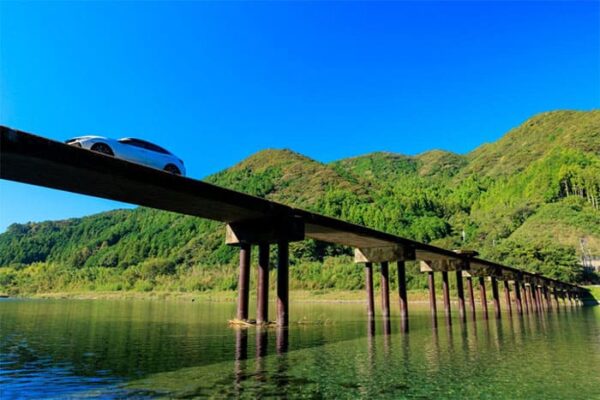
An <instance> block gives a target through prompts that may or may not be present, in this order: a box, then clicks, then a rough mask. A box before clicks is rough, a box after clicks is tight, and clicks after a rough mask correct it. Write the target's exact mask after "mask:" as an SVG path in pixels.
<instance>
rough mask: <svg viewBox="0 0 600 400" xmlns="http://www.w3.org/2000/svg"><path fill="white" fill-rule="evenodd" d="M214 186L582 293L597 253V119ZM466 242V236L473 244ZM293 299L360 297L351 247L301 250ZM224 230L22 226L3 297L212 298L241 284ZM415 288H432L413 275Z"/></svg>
mask: <svg viewBox="0 0 600 400" xmlns="http://www.w3.org/2000/svg"><path fill="white" fill-rule="evenodd" d="M206 180H207V181H209V182H212V183H215V184H217V185H221V186H224V187H229V188H232V189H235V190H239V191H243V192H246V193H250V194H253V195H256V196H260V197H265V198H269V199H271V200H275V201H279V202H282V203H285V204H289V205H294V206H298V207H302V208H307V209H310V210H314V211H317V212H320V213H323V214H326V215H331V216H334V217H338V218H342V219H345V220H349V221H352V222H356V223H360V224H363V225H366V226H370V227H373V228H376V229H380V230H384V231H387V232H391V233H395V234H399V235H402V236H405V237H409V238H413V239H416V240H419V241H424V242H430V243H433V244H437V245H440V246H444V247H447V248H459V247H463V248H474V249H478V250H479V251H480V252H481V253H482V255H483V256H484V257H487V258H489V259H494V260H497V261H500V262H504V263H508V264H514V265H516V266H519V267H522V268H525V269H529V270H533V271H539V272H543V273H545V274H548V275H549V276H554V277H557V278H561V279H567V280H570V281H573V282H581V281H583V280H590V279H595V278H594V277H593V276H589V275H585V274H584V273H583V271H582V269H581V267H580V266H579V265H578V264H579V262H578V258H579V255H580V252H581V249H582V246H581V242H582V239H583V242H584V243H585V246H586V251H589V252H591V253H592V254H596V255H600V228H599V227H600V110H594V111H587V112H581V111H556V112H549V113H543V114H540V115H537V116H535V117H533V118H531V119H529V120H528V121H525V122H524V123H523V124H522V125H520V126H519V127H517V128H515V129H513V130H511V131H510V132H509V133H507V134H506V135H505V136H504V137H503V138H501V139H500V140H498V141H497V142H495V143H491V144H485V145H483V146H481V147H479V148H477V149H475V150H474V151H472V152H471V153H469V154H466V155H458V154H454V153H451V152H447V151H441V150H433V151H429V152H426V153H423V154H420V155H417V156H406V155H401V154H394V153H372V154H367V155H364V156H360V157H353V158H348V159H344V160H340V161H336V162H333V163H330V164H324V163H320V162H318V161H315V160H312V159H310V158H307V157H305V156H302V155H300V154H297V153H294V152H292V151H289V150H265V151H261V152H259V153H257V154H255V155H253V156H251V157H249V158H248V159H246V160H244V161H242V162H240V163H239V164H237V165H235V166H233V167H231V168H229V169H227V170H224V171H222V172H219V173H217V174H215V175H212V176H210V177H208V178H207V179H206ZM463 236H464V238H463ZM291 250H292V259H293V262H294V263H295V265H302V268H292V287H293V288H306V289H322V288H340V289H356V288H359V287H361V285H362V276H361V275H362V272H361V270H360V268H356V266H354V265H353V264H352V261H351V258H350V254H351V249H347V248H341V247H338V246H332V245H327V244H324V243H318V242H314V241H304V242H301V243H294V244H293V246H292V248H291ZM235 263H236V251H235V249H232V248H230V247H227V246H226V245H225V244H224V227H223V226H222V225H221V224H218V223H214V222H211V221H206V220H201V219H198V218H194V217H189V216H182V215H177V214H173V213H168V212H163V211H157V210H151V209H146V208H137V209H134V210H116V211H111V212H107V213H101V214H97V215H92V216H89V217H85V218H78V219H70V220H66V221H49V222H42V223H28V224H15V225H12V226H10V227H9V228H8V230H7V231H6V232H5V233H3V234H1V235H0V290H4V291H8V292H18V291H21V292H31V291H51V290H65V289H85V290H90V289H111V290H127V289H136V290H152V289H167V290H210V289H233V288H235V285H236V274H235V272H236V271H235ZM409 275H410V277H411V282H412V283H411V284H412V285H413V286H420V285H422V284H423V280H422V279H420V278H419V276H418V275H417V274H416V273H412V274H409Z"/></svg>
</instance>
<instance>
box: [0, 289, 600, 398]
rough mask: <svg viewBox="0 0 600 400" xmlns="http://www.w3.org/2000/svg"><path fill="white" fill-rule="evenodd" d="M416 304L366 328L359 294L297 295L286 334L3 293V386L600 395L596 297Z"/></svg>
mask: <svg viewBox="0 0 600 400" xmlns="http://www.w3.org/2000/svg"><path fill="white" fill-rule="evenodd" d="M410 307H411V308H410V332H409V333H408V334H402V333H400V329H399V325H400V324H399V320H398V317H397V315H393V316H392V320H391V324H390V326H391V333H390V334H384V329H383V323H382V321H381V320H379V319H378V320H377V321H376V322H375V334H374V335H372V334H370V333H369V332H370V329H369V326H368V323H367V321H366V315H365V314H366V313H365V306H364V305H362V304H352V303H292V305H291V310H290V315H291V317H292V318H291V321H292V324H291V326H290V329H289V331H288V332H287V335H286V334H284V333H283V332H281V331H278V330H277V329H276V328H268V329H259V330H257V329H256V328H254V327H252V328H250V329H235V328H232V327H229V326H228V324H227V320H228V319H229V318H231V317H232V316H233V315H234V313H235V305H234V304H231V303H201V302H183V301H181V302H178V301H157V300H15V299H4V300H0V395H1V396H0V397H1V398H2V399H3V400H4V399H13V398H24V399H25V398H31V399H43V398H102V399H110V398H219V399H220V398H234V397H235V398H260V397H262V398H278V397H286V398H336V399H345V398H348V399H354V398H364V399H373V398H394V399H403V398H407V399H414V398H417V399H466V398H468V399H471V398H477V399H586V400H587V399H600V307H585V308H581V307H578V308H566V309H564V308H563V309H561V310H560V311H561V312H560V313H556V312H555V311H554V312H552V313H547V314H543V315H537V314H535V315H525V316H523V317H517V316H512V317H510V316H509V315H507V313H506V312H504V314H503V317H502V319H501V320H498V321H496V320H494V319H493V318H492V319H490V320H489V321H485V320H483V319H482V318H481V315H478V316H477V317H478V318H477V322H475V323H474V322H472V321H471V320H470V319H469V322H468V323H467V324H462V323H460V321H459V320H458V319H454V320H453V324H452V325H451V326H450V327H449V326H447V325H446V323H445V320H444V317H443V315H439V317H438V320H439V326H438V328H437V329H433V328H432V324H431V321H430V318H429V312H428V310H427V308H425V307H423V306H417V305H413V304H410ZM273 308H274V305H271V309H273ZM271 311H273V310H271ZM503 311H504V310H503ZM469 318H470V316H469ZM299 322H301V323H299Z"/></svg>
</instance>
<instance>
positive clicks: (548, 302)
mask: <svg viewBox="0 0 600 400" xmlns="http://www.w3.org/2000/svg"><path fill="white" fill-rule="evenodd" d="M544 297H545V298H546V305H547V306H548V311H552V298H551V297H550V289H548V286H544Z"/></svg>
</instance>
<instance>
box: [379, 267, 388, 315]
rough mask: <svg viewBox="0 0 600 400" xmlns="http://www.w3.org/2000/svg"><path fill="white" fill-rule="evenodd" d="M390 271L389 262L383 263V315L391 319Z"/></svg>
mask: <svg viewBox="0 0 600 400" xmlns="http://www.w3.org/2000/svg"><path fill="white" fill-rule="evenodd" d="M389 281H390V271H389V265H388V262H387V261H384V262H382V263H381V313H382V314H383V318H388V319H389V318H390V283H389Z"/></svg>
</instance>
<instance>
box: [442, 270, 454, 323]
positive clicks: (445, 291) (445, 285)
mask: <svg viewBox="0 0 600 400" xmlns="http://www.w3.org/2000/svg"><path fill="white" fill-rule="evenodd" d="M442 294H443V296H444V314H446V322H447V323H448V324H450V325H451V324H452V318H451V317H452V315H451V311H450V285H449V283H448V271H442Z"/></svg>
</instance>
